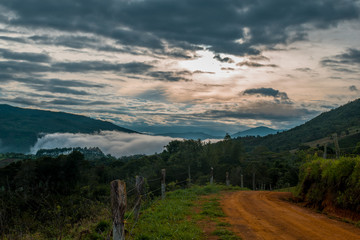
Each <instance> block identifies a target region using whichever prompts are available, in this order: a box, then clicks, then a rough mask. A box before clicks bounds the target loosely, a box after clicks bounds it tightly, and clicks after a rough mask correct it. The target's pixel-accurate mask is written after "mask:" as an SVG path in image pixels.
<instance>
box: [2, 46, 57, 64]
mask: <svg viewBox="0 0 360 240" xmlns="http://www.w3.org/2000/svg"><path fill="white" fill-rule="evenodd" d="M0 56H2V57H3V58H5V59H11V60H24V61H29V62H50V60H51V58H50V57H49V55H48V54H45V53H30V52H13V51H9V50H6V49H2V48H0Z"/></svg>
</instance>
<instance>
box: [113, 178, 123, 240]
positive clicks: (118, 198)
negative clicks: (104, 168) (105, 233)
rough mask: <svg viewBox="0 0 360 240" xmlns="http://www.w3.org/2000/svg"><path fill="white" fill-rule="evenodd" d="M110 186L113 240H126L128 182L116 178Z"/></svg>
mask: <svg viewBox="0 0 360 240" xmlns="http://www.w3.org/2000/svg"><path fill="white" fill-rule="evenodd" d="M110 188H111V189H110V190H111V195H110V197H111V211H112V218H113V240H125V225H124V215H125V210H126V184H125V182H124V181H120V180H114V181H112V182H111V183H110Z"/></svg>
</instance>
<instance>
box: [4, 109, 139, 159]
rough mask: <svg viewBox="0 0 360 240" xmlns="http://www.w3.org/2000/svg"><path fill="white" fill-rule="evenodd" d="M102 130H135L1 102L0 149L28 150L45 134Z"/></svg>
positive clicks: (24, 151) (130, 131)
mask: <svg viewBox="0 0 360 240" xmlns="http://www.w3.org/2000/svg"><path fill="white" fill-rule="evenodd" d="M101 130H109V131H119V132H126V133H135V131H133V130H130V129H126V128H122V127H119V126H117V125H115V124H112V123H110V122H106V121H102V120H96V119H92V118H89V117H85V116H81V115H76V114H70V113H64V112H52V111H44V110H35V109H25V108H19V107H13V106H10V105H6V104H0V152H21V153H26V152H28V151H29V150H30V147H31V146H33V145H34V144H35V143H36V141H37V139H38V137H39V136H41V135H42V134H45V133H57V132H67V133H94V132H99V131H101Z"/></svg>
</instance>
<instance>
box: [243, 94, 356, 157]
mask: <svg viewBox="0 0 360 240" xmlns="http://www.w3.org/2000/svg"><path fill="white" fill-rule="evenodd" d="M333 133H337V134H338V136H339V138H342V139H345V138H347V137H350V136H351V138H352V139H353V140H352V143H347V146H349V145H350V144H354V143H355V142H356V141H357V142H360V99H357V100H354V101H352V102H349V103H347V104H345V105H343V106H341V107H338V108H336V109H332V110H330V111H328V112H324V113H322V114H320V115H319V116H317V117H315V118H313V119H312V120H310V121H308V122H306V123H304V124H302V125H300V126H298V127H295V128H292V129H290V130H288V131H284V132H281V133H278V134H275V135H268V136H265V137H240V138H238V140H241V141H243V143H244V145H245V147H247V149H248V150H251V149H253V148H255V147H256V146H260V145H262V146H266V147H268V148H269V149H270V150H273V151H281V150H290V149H296V148H298V147H299V146H300V145H303V144H305V143H310V142H314V141H317V140H320V139H323V138H327V139H330V136H331V135H332V134H333ZM340 147H341V146H340ZM343 147H345V146H343Z"/></svg>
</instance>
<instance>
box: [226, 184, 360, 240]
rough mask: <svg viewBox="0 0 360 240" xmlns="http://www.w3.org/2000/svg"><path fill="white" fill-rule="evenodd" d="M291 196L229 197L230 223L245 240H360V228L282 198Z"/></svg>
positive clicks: (248, 193) (243, 193)
mask: <svg viewBox="0 0 360 240" xmlns="http://www.w3.org/2000/svg"><path fill="white" fill-rule="evenodd" d="M289 196H290V193H280V192H266V191H240V192H234V193H228V194H225V195H224V196H223V197H222V199H221V206H222V208H223V211H224V213H225V214H226V216H227V217H226V221H227V222H229V223H230V224H231V225H232V230H233V231H234V232H235V233H236V234H238V235H239V236H241V237H242V239H243V240H257V239H264V240H268V239H271V240H272V239H274V240H275V239H276V240H279V239H286V240H292V239H296V240H300V239H301V240H308V239H309V240H325V239H326V240H337V239H339V240H357V239H359V240H360V229H359V228H356V227H355V226H353V225H351V224H347V223H344V222H340V221H337V220H333V219H330V218H328V217H327V216H325V215H323V214H319V213H315V212H313V211H311V210H309V209H306V208H302V207H300V206H297V205H295V204H292V203H290V202H286V201H284V200H282V199H284V198H285V197H289Z"/></svg>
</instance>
